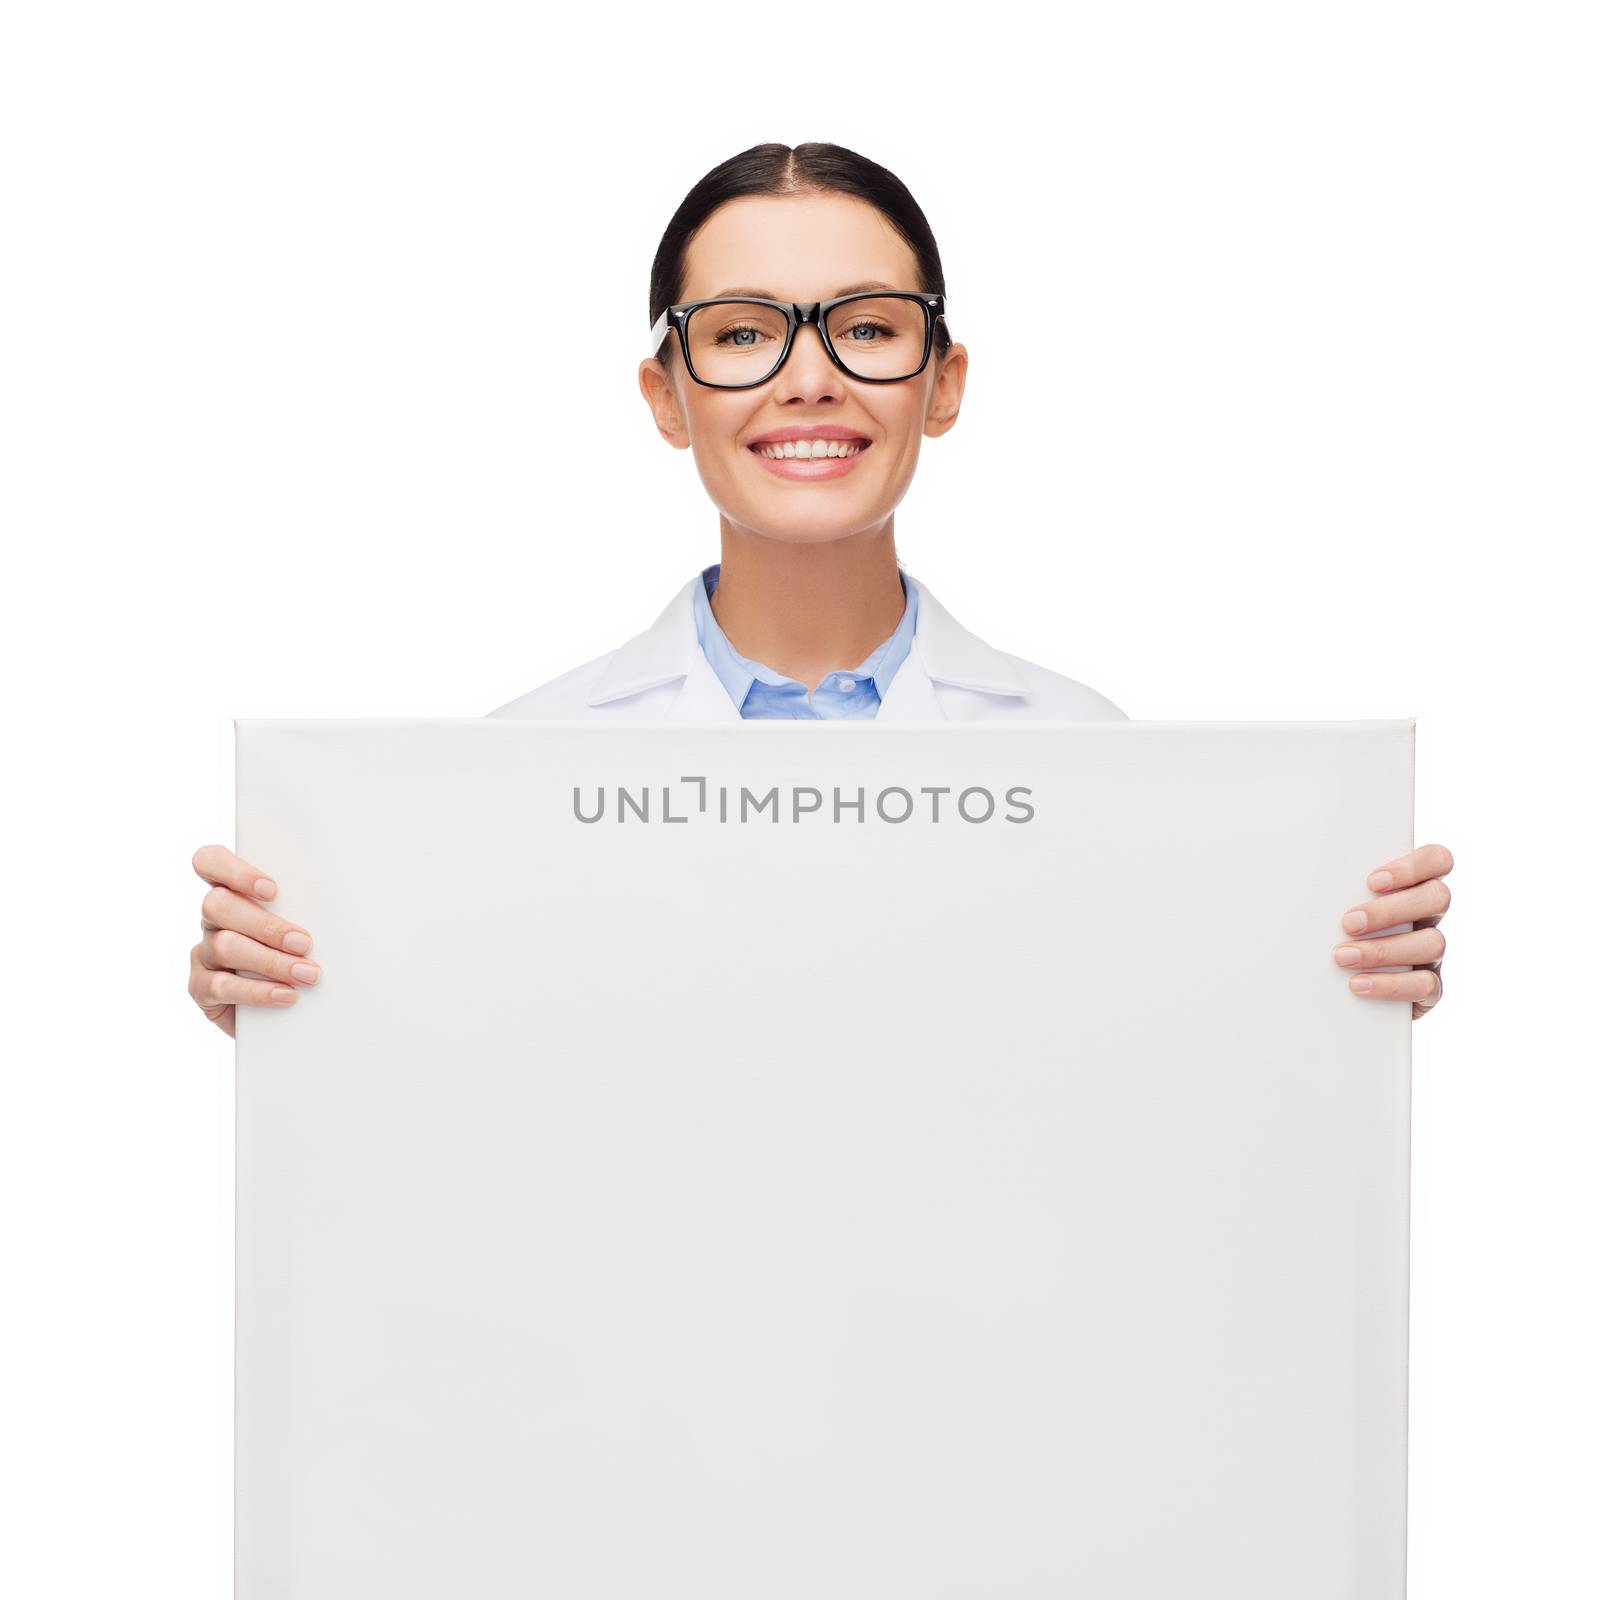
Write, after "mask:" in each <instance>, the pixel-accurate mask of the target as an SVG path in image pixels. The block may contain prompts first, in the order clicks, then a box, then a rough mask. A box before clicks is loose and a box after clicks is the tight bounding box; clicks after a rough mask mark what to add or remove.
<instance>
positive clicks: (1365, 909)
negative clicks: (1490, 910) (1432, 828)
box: [1333, 844, 1456, 1022]
mask: <svg viewBox="0 0 1600 1600" xmlns="http://www.w3.org/2000/svg"><path fill="white" fill-rule="evenodd" d="M1455 864H1456V863H1455V857H1454V856H1452V855H1451V854H1450V852H1449V851H1448V850H1446V849H1445V847H1444V846H1443V845H1442V844H1424V845H1419V846H1418V847H1417V848H1416V849H1415V850H1411V851H1408V852H1407V853H1406V854H1405V855H1403V856H1400V857H1399V858H1398V859H1396V860H1394V861H1386V862H1384V864H1383V865H1382V866H1381V867H1378V868H1376V869H1375V870H1373V871H1372V872H1369V873H1368V874H1367V887H1368V888H1369V889H1371V890H1372V891H1373V892H1374V893H1376V894H1377V895H1379V896H1380V898H1379V899H1376V900H1368V901H1367V902H1366V903H1365V904H1363V905H1359V906H1355V907H1353V908H1352V909H1351V910H1349V911H1347V912H1345V914H1344V916H1343V917H1342V918H1341V919H1340V922H1341V925H1342V926H1343V928H1344V931H1345V932H1346V933H1347V934H1351V935H1357V934H1365V933H1367V932H1368V930H1369V929H1375V928H1394V927H1398V926H1399V925H1400V924H1401V923H1402V922H1409V923H1410V924H1411V926H1412V929H1413V930H1414V931H1412V932H1411V933H1394V934H1390V935H1389V936H1388V937H1387V938H1383V939H1374V938H1370V937H1369V938H1359V939H1358V938H1351V939H1348V940H1346V941H1345V942H1344V943H1343V944H1336V945H1335V946H1334V947H1333V959H1334V960H1335V961H1337V962H1338V963H1339V965H1340V966H1342V967H1354V968H1366V967H1398V966H1404V965H1407V964H1409V965H1410V966H1411V968H1412V970H1411V971H1410V972H1370V973H1369V972H1365V971H1363V972H1360V973H1359V974H1358V975H1357V976H1355V977H1353V978H1351V980H1350V988H1351V990H1352V991H1353V992H1354V993H1356V994H1358V995H1362V996H1363V997H1365V998H1366V999H1369V1000H1409V1001H1410V1002H1411V1019H1412V1021H1413V1022H1414V1021H1415V1020H1416V1019H1417V1018H1418V1017H1421V1016H1425V1015H1426V1014H1427V1013H1428V1012H1430V1011H1432V1010H1433V1008H1434V1007H1435V1006H1436V1005H1438V1003H1439V997H1440V996H1441V995H1442V994H1443V993H1444V980H1443V979H1442V978H1441V977H1440V976H1439V962H1440V960H1441V959H1442V958H1443V956H1444V935H1443V934H1442V933H1440V932H1439V928H1438V922H1439V918H1440V917H1442V916H1443V915H1444V914H1445V912H1446V911H1447V910H1448V909H1449V907H1450V890H1449V889H1448V888H1447V887H1446V885H1445V883H1444V881H1443V880H1444V875H1445V874H1446V873H1447V872H1448V871H1449V870H1450V869H1451V868H1452V867H1453V866H1454V865H1455Z"/></svg>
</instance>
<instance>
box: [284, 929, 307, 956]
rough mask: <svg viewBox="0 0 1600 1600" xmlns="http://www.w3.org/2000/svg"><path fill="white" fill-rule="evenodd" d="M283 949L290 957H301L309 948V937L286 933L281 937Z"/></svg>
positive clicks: (304, 934) (301, 934)
mask: <svg viewBox="0 0 1600 1600" xmlns="http://www.w3.org/2000/svg"><path fill="white" fill-rule="evenodd" d="M283 948H284V949H285V950H287V951H288V952H289V953H290V955H296V956H303V955H304V954H305V953H306V951H307V950H309V949H310V948H311V935H310V934H308V933H286V934H284V936H283Z"/></svg>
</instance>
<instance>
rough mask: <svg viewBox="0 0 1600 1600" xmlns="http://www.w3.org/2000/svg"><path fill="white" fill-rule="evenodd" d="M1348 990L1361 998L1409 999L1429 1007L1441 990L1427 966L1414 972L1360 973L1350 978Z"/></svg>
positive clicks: (1436, 976) (1440, 983)
mask: <svg viewBox="0 0 1600 1600" xmlns="http://www.w3.org/2000/svg"><path fill="white" fill-rule="evenodd" d="M1350 989H1351V992H1352V993H1353V994H1358V995H1360V996H1361V998H1362V999H1363V1000H1410V1001H1411V1002H1412V1003H1413V1005H1414V1006H1415V1005H1430V1006H1431V1005H1432V1004H1434V1003H1435V1002H1436V1001H1437V1000H1438V998H1439V996H1440V995H1441V994H1443V993H1444V982H1443V980H1442V979H1441V978H1440V976H1439V974H1438V973H1437V972H1435V971H1434V970H1433V969H1432V968H1431V967H1423V968H1421V969H1420V970H1418V971H1416V972H1364V973H1362V974H1361V975H1360V976H1359V977H1355V978H1352V979H1351V980H1350ZM1413 1015H1415V1013H1414V1012H1413Z"/></svg>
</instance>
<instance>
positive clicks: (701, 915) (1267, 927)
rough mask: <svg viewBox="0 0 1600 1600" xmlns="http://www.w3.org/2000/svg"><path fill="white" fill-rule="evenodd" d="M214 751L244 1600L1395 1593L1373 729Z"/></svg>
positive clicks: (1397, 1014)
mask: <svg viewBox="0 0 1600 1600" xmlns="http://www.w3.org/2000/svg"><path fill="white" fill-rule="evenodd" d="M236 731H237V754H238V848H239V850H240V852H241V853H242V854H243V855H245V856H246V857H247V858H249V859H250V860H252V861H254V862H255V863H256V864H257V865H259V866H261V867H263V868H264V869H266V870H267V871H269V872H271V873H272V875H273V876H274V877H275V878H276V879H277V881H278V883H279V885H280V893H279V897H278V902H277V903H278V906H279V908H280V909H281V910H282V912H283V913H284V914H285V915H287V916H289V917H292V918H294V919H296V920H298V921H301V922H303V923H305V924H306V925H307V926H308V927H309V928H310V929H311V930H312V932H313V934H314V936H315V939H316V948H315V951H314V954H315V955H316V956H317V957H319V958H320V959H321V961H322V962H323V963H324V968H325V976H324V978H323V981H322V983H321V985H320V986H318V987H317V988H315V989H312V990H309V991H305V992H303V993H302V994H301V996H300V999H299V1001H298V1003H297V1004H296V1005H295V1006H294V1007H293V1008H291V1009H289V1010H287V1011H271V1010H264V1009H256V1008H248V1007H244V1008H241V1009H240V1013H239V1017H238V1036H237V1062H238V1166H237V1174H238V1213H237V1224H238V1267H237V1296H238V1300H237V1339H238V1344H237V1419H236V1420H237V1478H236V1506H237V1540H236V1559H237V1594H238V1595H239V1596H240V1597H241V1600H350V1597H351V1596H355V1595H361V1596H379V1595H381V1596H383V1597H384V1600H422V1597H427V1600H444V1597H461V1596H471V1597H472V1600H499V1597H506V1600H510V1597H513V1596H514V1597H518V1600H524V1597H528V1600H532V1597H538V1600H546V1597H548V1600H947V1597H950V1600H953V1597H957V1596H959V1597H963V1600H1045V1597H1050V1600H1065V1597H1068V1596H1071V1597H1074V1600H1077V1597H1088V1600H1135V1597H1137V1600H1157V1597H1160V1600H1168V1597H1180V1596H1181V1597H1183V1600H1213V1597H1214V1600H1283V1597H1284V1596H1287V1595H1292V1596H1294V1597H1295V1600H1357V1597H1359V1600H1389V1597H1396V1596H1400V1595H1402V1594H1403V1592H1404V1565H1405V1487H1406V1478H1405V1463H1406V1457H1405V1444H1406V1354H1407V1339H1406V1315H1407V1303H1406V1302H1407V1233H1408V1168H1409V1159H1408V1134H1409V1104H1410V1030H1411V1020H1410V1006H1409V1004H1403V1003H1395V1002H1380V1001H1372V1000H1362V999H1359V998H1357V997H1356V996H1354V995H1352V994H1351V993H1350V992H1349V990H1348V988H1347V974H1346V973H1345V972H1343V971H1342V970H1341V969H1340V968H1338V967H1337V966H1335V964H1334V963H1333V961H1332V959H1331V955H1330V949H1331V946H1332V945H1333V944H1334V943H1336V942H1337V941H1338V939H1339V938H1340V937H1341V935H1340V932H1339V926H1338V918H1339V915H1340V914H1341V913H1342V912H1343V911H1344V910H1345V909H1346V908H1347V907H1349V906H1351V905H1354V904H1357V903H1359V902H1360V901H1361V900H1363V899H1364V898H1366V896H1367V891H1366V890H1365V887H1364V877H1365V874H1366V873H1367V872H1368V871H1369V870H1370V869H1371V868H1372V867H1374V866H1376V865H1377V864H1378V863H1379V862H1381V861H1384V860H1386V859H1388V858H1390V857H1392V856H1395V855H1398V854H1400V853H1402V852H1403V851H1405V850H1408V849H1410V848H1411V846H1412V842H1413V841H1412V836H1411V826H1412V821H1411V818H1412V757H1413V743H1414V727H1413V724H1412V722H1411V721H1410V720H1397V721H1387V722H1385V721H1377V722H1315V723H1243V722H1237V723H1175V722H1155V723H1139V722H1133V723H1079V724H1073V723H1041V724H1028V725H1004V724H994V723H987V724H941V725H932V724H919V723H902V724H882V725H879V724H874V723H845V724H836V723H820V724H778V723H761V722H755V723H705V724H684V723H677V724H671V723H642V722H641V723H625V724H619V723H572V722H538V721H516V720H509V719H495V718H487V719H481V720H480V719H460V720H414V721H406V720H399V721H391V720H385V721H275V720H240V721H239V722H238V723H237V724H236ZM744 790H748V791H750V795H751V803H750V808H749V813H748V815H747V816H746V817H744V818H743V819H742V818H741V810H742V809H743V808H744V805H745V802H744V797H743V791H744ZM774 790H775V791H776V795H775V796H774V797H773V802H772V804H771V805H769V806H768V808H767V809H764V810H758V809H756V808H755V805H754V802H757V801H765V800H767V798H768V793H769V791H774ZM836 790H837V791H838V795H839V798H840V799H841V800H843V801H846V802H849V801H854V800H856V799H857V798H858V797H859V798H860V800H861V801H862V806H861V810H860V812H859V813H858V812H857V810H856V809H855V808H854V807H853V806H851V807H848V808H845V809H841V810H839V811H837V812H836V811H835V807H834V798H835V794H834V792H835V791H836ZM940 790H942V791H944V793H943V794H942V795H939V794H934V793H930V791H940ZM1021 790H1025V791H1027V793H1026V794H1025V795H1018V794H1015V793H1013V791H1021ZM622 791H627V794H628V795H630V796H632V797H633V800H634V802H635V804H634V805H633V806H629V805H628V804H627V803H626V801H625V800H624V798H623V795H622ZM646 791H648V792H649V798H648V806H649V820H648V821H645V820H642V819H641V818H640V817H639V815H638V814H637V811H638V808H639V803H640V800H641V797H642V796H643V795H644V794H645V792H646ZM724 792H726V793H727V795H728V812H727V818H726V820H724V818H723V816H722V815H721V814H720V812H721V809H722V801H721V798H720V796H721V795H722V794H723V793H724ZM985 793H987V794H988V795H989V796H991V797H992V804H993V813H992V815H987V817H985V800H984V798H983V797H984V794H985ZM813 794H815V795H818V796H820V797H821V801H822V804H821V807H820V809H812V807H813V801H812V796H813ZM602 795H604V799H605V803H606V806H607V809H606V810H605V813H604V815H603V816H602V817H601V819H600V820H599V821H596V822H588V821H582V820H580V818H579V815H578V813H579V811H582V812H583V813H584V814H586V815H589V814H593V813H595V812H596V810H597V809H598V808H599V806H600V805H601V799H602ZM702 795H703V796H704V802H705V805H704V809H701V808H700V799H701V796H702ZM902 795H903V796H904V798H902ZM575 797H576V799H575ZM935 800H938V801H939V807H940V808H939V811H938V814H937V820H935V814H934V810H933V805H934V801H935ZM908 801H909V802H910V804H909V806H908V804H907V802H908ZM773 805H775V806H776V808H777V809H776V810H774V809H773ZM1024 809H1028V810H1030V811H1031V815H1030V816H1029V817H1028V818H1027V819H1026V820H1010V819H1011V818H1016V817H1020V816H1021V813H1022V811H1023V810H1024ZM902 813H906V814H905V817H904V820H898V821H897V820H892V819H894V818H896V817H898V816H900V815H901V814H902ZM668 815H670V816H672V817H675V818H677V819H679V820H676V821H668V820H667V816H668Z"/></svg>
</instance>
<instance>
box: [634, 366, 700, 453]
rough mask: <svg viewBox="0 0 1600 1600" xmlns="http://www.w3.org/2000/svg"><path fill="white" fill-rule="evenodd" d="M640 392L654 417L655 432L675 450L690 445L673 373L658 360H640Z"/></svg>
mask: <svg viewBox="0 0 1600 1600" xmlns="http://www.w3.org/2000/svg"><path fill="white" fill-rule="evenodd" d="M639 392H640V394H642V395H643V396H644V400H645V404H646V405H647V406H649V407H650V413H651V415H652V416H653V417H654V418H655V423H656V432H657V433H659V434H660V435H661V437H662V438H663V439H665V440H666V441H667V443H668V444H670V445H671V446H672V448H673V449H674V450H687V449H688V448H689V429H688V427H687V426H686V425H685V423H684V419H683V407H682V406H681V405H679V403H678V388H677V385H676V384H675V383H674V382H673V378H672V374H671V373H670V372H668V371H667V369H666V368H665V367H664V366H663V365H662V364H661V363H660V362H659V361H657V360H656V359H655V357H654V356H652V357H650V359H649V360H647V361H641V362H640V363H639Z"/></svg>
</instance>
